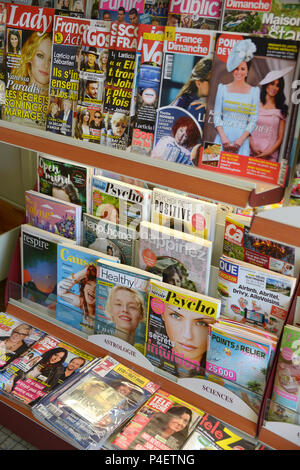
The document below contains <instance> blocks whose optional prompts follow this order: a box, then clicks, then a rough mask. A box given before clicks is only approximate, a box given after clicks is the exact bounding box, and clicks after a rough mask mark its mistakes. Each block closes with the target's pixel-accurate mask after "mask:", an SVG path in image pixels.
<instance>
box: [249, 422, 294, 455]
mask: <svg viewBox="0 0 300 470" xmlns="http://www.w3.org/2000/svg"><path fill="white" fill-rule="evenodd" d="M258 440H259V441H260V442H263V443H264V444H266V445H268V446H270V447H273V448H275V449H276V450H300V447H299V446H297V445H296V444H293V443H292V442H290V441H287V440H286V439H283V438H282V437H280V436H278V435H277V434H274V433H273V432H271V431H269V430H268V429H266V428H264V427H262V428H261V429H260V432H259V434H258Z"/></svg>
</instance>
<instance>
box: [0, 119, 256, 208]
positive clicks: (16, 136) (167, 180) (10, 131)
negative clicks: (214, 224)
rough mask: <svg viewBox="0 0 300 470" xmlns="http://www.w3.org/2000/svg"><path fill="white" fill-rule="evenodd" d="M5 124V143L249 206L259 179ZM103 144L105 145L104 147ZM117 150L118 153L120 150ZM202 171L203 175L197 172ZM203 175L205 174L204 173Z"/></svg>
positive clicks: (239, 205)
mask: <svg viewBox="0 0 300 470" xmlns="http://www.w3.org/2000/svg"><path fill="white" fill-rule="evenodd" d="M5 124H6V125H4V123H3V121H2V122H1V120H0V127H1V136H0V141H1V142H3V143H6V144H10V145H13V146H17V147H21V148H24V149H28V150H32V151H35V152H42V153H47V154H49V155H55V156H58V157H61V158H65V159H68V160H72V161H75V162H79V163H84V164H87V165H89V166H93V167H97V168H101V169H103V170H107V171H111V172H115V173H118V174H121V175H125V176H130V177H133V178H137V179H140V180H142V181H145V182H149V183H152V184H157V185H160V186H168V187H171V188H173V189H178V190H180V191H183V192H187V193H190V194H195V195H198V196H201V197H203V198H206V199H210V200H214V201H218V202H223V203H226V204H231V205H234V206H236V207H241V208H242V207H247V206H248V201H249V198H250V197H253V196H252V194H253V190H254V188H255V187H256V183H255V182H252V181H248V180H242V179H241V180H239V179H238V178H235V177H233V176H227V175H221V174H220V173H213V172H210V171H205V170H200V169H197V168H193V169H191V168H189V167H185V165H179V164H174V163H171V164H170V163H169V162H161V161H158V162H156V161H153V160H151V164H150V163H147V158H145V157H144V156H140V160H141V161H139V158H136V155H135V156H133V155H132V159H131V158H128V155H129V154H128V152H124V154H125V155H126V158H123V157H122V156H121V155H116V154H113V151H112V150H111V149H108V152H109V153H105V152H104V151H103V150H102V149H103V147H102V146H99V150H98V148H97V146H95V145H93V144H90V143H85V142H84V143H82V142H79V141H76V140H73V139H72V138H70V137H65V138H64V139H62V138H61V136H55V134H53V135H51V138H50V136H49V135H48V134H49V133H48V132H46V131H39V132H38V133H37V134H36V133H33V132H32V131H31V129H28V132H27V131H26V132H25V131H23V130H22V131H20V130H18V129H15V128H10V127H7V125H8V124H7V123H5ZM16 127H17V126H16ZM19 127H21V126H19ZM30 131H31V132H30ZM100 147H102V148H101V149H100ZM114 152H115V153H116V151H114ZM121 153H122V152H120V154H121ZM177 167H178V168H177ZM170 168H171V169H170ZM174 168H176V170H175V169H174ZM198 171H199V176H198V175H197V172H198ZM190 172H192V173H193V175H192V174H190ZM194 175H195V176H194ZM202 175H204V176H203V177H202Z"/></svg>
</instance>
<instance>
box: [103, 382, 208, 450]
mask: <svg viewBox="0 0 300 470" xmlns="http://www.w3.org/2000/svg"><path fill="white" fill-rule="evenodd" d="M203 414H204V413H203V411H201V410H200V409H198V408H196V407H194V406H192V405H190V404H188V403H186V402H185V401H183V400H181V399H180V398H177V397H175V396H174V395H172V394H170V393H167V392H165V391H164V390H159V391H158V392H156V393H155V395H153V396H152V397H151V398H150V399H149V400H148V401H147V403H145V405H144V406H143V407H142V408H141V409H140V410H139V411H138V412H137V414H136V415H135V416H134V417H133V418H131V420H130V421H129V422H128V423H127V424H125V426H123V427H122V428H121V429H120V430H119V431H118V432H117V433H115V435H114V436H112V437H111V438H110V439H109V444H110V445H109V448H110V449H113V450H116V449H118V450H148V451H152V450H160V451H162V450H164V451H165V450H179V449H182V448H183V447H184V443H185V442H186V440H187V439H188V438H189V436H190V435H191V434H192V433H193V430H194V428H195V426H196V425H197V423H198V422H199V420H200V419H201V418H202V416H203ZM170 423H171V425H170Z"/></svg>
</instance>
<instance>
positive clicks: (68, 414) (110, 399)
mask: <svg viewBox="0 0 300 470" xmlns="http://www.w3.org/2000/svg"><path fill="white" fill-rule="evenodd" d="M158 388H159V386H158V385H156V384H155V383H153V382H151V381H150V380H148V379H146V378H144V377H143V376H141V375H140V374H138V373H137V372H135V371H133V370H132V369H129V368H128V367H126V366H124V365H123V364H121V363H119V362H118V361H116V360H115V359H113V358H112V357H110V356H106V357H104V358H103V359H98V360H96V361H94V363H93V364H92V367H90V368H89V369H86V370H85V371H84V372H83V373H82V374H80V375H79V377H78V379H76V378H75V379H71V380H70V381H69V382H68V384H66V385H65V386H64V385H61V386H60V388H59V389H58V390H57V392H56V391H53V392H52V393H50V394H48V395H47V396H46V397H45V398H43V399H42V400H41V402H40V403H39V404H37V405H36V406H35V407H33V413H34V415H35V416H36V418H37V419H39V420H41V421H42V422H43V423H45V424H46V425H47V427H50V428H52V429H53V430H54V431H55V432H58V433H59V434H60V435H63V436H65V438H66V439H67V440H68V441H69V442H72V443H73V445H75V447H77V448H79V449H81V450H100V449H101V447H102V446H103V444H104V442H105V441H106V440H107V439H108V437H109V436H110V435H111V434H112V433H113V432H114V431H116V429H117V428H118V427H119V426H121V425H122V424H123V423H124V422H125V421H126V420H128V419H129V418H131V416H132V415H133V414H134V413H136V411H137V410H138V409H139V408H140V407H141V406H142V405H143V403H145V401H147V400H148V399H149V398H150V397H151V396H152V395H153V394H154V393H155V392H156V391H157V390H158Z"/></svg>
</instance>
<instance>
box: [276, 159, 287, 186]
mask: <svg viewBox="0 0 300 470" xmlns="http://www.w3.org/2000/svg"><path fill="white" fill-rule="evenodd" d="M287 165H288V163H287V160H285V159H282V161H281V163H280V171H279V175H278V184H283V183H284V180H285V174H286V168H287Z"/></svg>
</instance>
